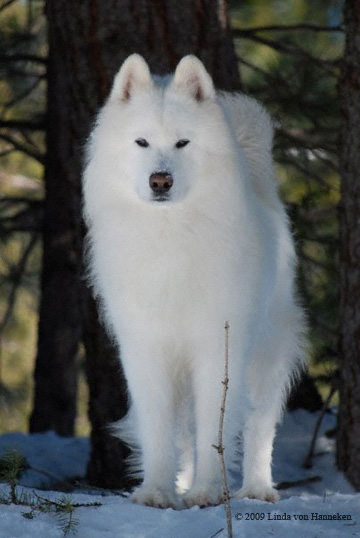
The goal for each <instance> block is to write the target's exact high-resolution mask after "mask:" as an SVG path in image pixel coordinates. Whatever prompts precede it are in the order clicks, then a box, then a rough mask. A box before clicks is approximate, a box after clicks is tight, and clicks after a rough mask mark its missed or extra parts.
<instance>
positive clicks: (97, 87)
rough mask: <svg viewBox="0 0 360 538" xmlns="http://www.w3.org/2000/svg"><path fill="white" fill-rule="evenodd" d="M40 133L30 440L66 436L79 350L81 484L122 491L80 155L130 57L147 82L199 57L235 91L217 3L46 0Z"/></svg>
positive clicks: (122, 395)
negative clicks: (88, 273) (84, 377)
mask: <svg viewBox="0 0 360 538" xmlns="http://www.w3.org/2000/svg"><path fill="white" fill-rule="evenodd" d="M46 14H47V18H48V33H49V64H48V65H49V67H48V69H49V70H48V121H47V124H48V130H47V143H48V146H47V151H48V155H47V161H46V173H45V177H46V190H47V196H46V202H45V223H44V254H43V262H44V266H43V275H42V285H41V291H42V298H41V306H40V322H39V342H38V356H37V361H36V372H35V404H34V405H35V407H34V412H33V414H32V417H31V421H30V427H31V431H44V430H47V429H50V428H51V429H54V430H55V431H57V432H58V433H60V434H63V435H70V434H71V433H72V432H73V426H74V418H75V398H76V355H77V350H78V346H79V343H80V342H81V341H83V343H84V345H85V349H86V357H87V372H88V381H89V386H90V420H91V424H92V433H91V440H92V455H91V460H90V463H89V466H88V477H89V480H90V481H91V482H92V483H94V484H96V485H99V486H100V485H101V486H105V487H121V486H124V485H126V484H127V481H126V480H125V478H124V464H123V460H124V456H126V455H127V453H128V449H127V448H126V447H125V446H124V445H122V444H121V443H120V442H119V441H118V440H116V439H114V438H112V437H111V436H110V435H109V434H108V432H107V431H106V426H107V424H108V423H109V422H111V421H113V420H116V419H118V418H120V417H121V416H123V415H124V413H125V412H126V408H127V401H126V390H125V382H124V378H123V375H122V372H121V368H120V365H119V361H118V358H117V352H116V350H114V349H113V348H112V346H111V344H110V343H109V340H108V339H107V337H106V335H105V333H104V331H103V330H102V328H101V326H100V325H99V323H98V316H97V313H96V308H95V305H94V303H93V301H92V299H91V297H90V294H89V292H88V290H87V289H86V287H85V285H84V284H83V281H82V279H81V275H82V261H81V260H82V250H83V248H82V244H83V236H84V231H83V229H82V221H81V167H82V148H83V146H84V143H85V141H86V137H87V136H88V133H89V130H90V126H91V122H92V120H93V119H94V116H95V113H96V111H97V109H98V108H99V106H100V105H101V104H102V102H103V101H104V99H105V97H106V95H107V93H108V91H109V88H110V85H111V81H112V79H113V77H114V75H115V73H116V71H117V70H118V68H119V67H120V65H121V63H122V62H123V60H124V59H125V58H126V57H127V56H128V55H129V54H131V53H133V52H138V53H139V54H142V55H143V56H144V57H145V58H146V60H147V61H148V62H149V65H150V67H151V69H152V71H153V72H156V73H159V74H164V73H167V72H170V71H173V70H174V68H175V66H176V64H177V63H178V61H179V60H180V59H181V58H182V56H184V55H186V54H189V53H192V54H196V55H198V56H199V57H200V58H201V59H202V60H203V61H204V63H205V65H206V67H207V68H208V70H209V71H210V72H211V73H212V75H213V77H214V80H215V84H216V85H217V86H218V87H219V88H222V89H227V90H230V89H238V88H239V84H240V83H239V75H238V69H237V62H236V58H235V53H234V49H233V44H232V40H231V37H230V35H229V31H228V26H227V19H226V3H225V1H224V0H196V1H194V0H185V1H183V2H178V1H177V0H169V1H168V2H165V1H164V0H157V1H151V0H135V1H133V2H128V1H126V0H101V1H100V0H81V1H79V2H73V1H71V0H48V1H47V4H46Z"/></svg>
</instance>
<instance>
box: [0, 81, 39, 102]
mask: <svg viewBox="0 0 360 538" xmlns="http://www.w3.org/2000/svg"><path fill="white" fill-rule="evenodd" d="M43 78H44V77H42V76H39V77H37V78H35V80H34V81H33V83H32V84H30V85H29V86H28V87H27V88H25V90H24V91H22V92H20V93H19V94H18V95H16V96H15V97H14V98H13V99H11V101H9V102H8V103H5V105H4V108H11V107H12V106H14V105H16V104H18V103H19V102H20V101H22V100H23V99H25V98H26V97H27V96H28V95H30V94H31V93H32V91H33V90H35V88H37V86H38V85H39V84H40V82H41V81H42V80H43Z"/></svg>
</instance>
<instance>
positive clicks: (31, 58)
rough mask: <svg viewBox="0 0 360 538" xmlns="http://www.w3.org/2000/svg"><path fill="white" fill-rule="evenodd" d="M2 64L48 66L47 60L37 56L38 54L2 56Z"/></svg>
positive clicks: (0, 56) (0, 57)
mask: <svg viewBox="0 0 360 538" xmlns="http://www.w3.org/2000/svg"><path fill="white" fill-rule="evenodd" d="M0 62H2V63H10V62H32V63H37V64H40V65H47V58H43V57H42V56H36V54H0Z"/></svg>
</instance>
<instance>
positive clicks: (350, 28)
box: [337, 0, 360, 490]
mask: <svg viewBox="0 0 360 538" xmlns="http://www.w3.org/2000/svg"><path fill="white" fill-rule="evenodd" d="M344 16H345V24H346V46H345V53H344V59H343V63H342V77H341V81H340V99H341V110H342V116H343V127H342V133H341V143H340V165H341V166H340V168H341V175H342V183H341V204H340V213H339V216H340V240H341V242H340V295H341V297H340V302H341V304H340V345H339V348H340V349H339V351H340V405H339V429H338V438H337V463H338V466H339V468H340V469H341V470H342V471H344V473H345V475H346V476H347V478H348V479H349V481H350V482H351V483H352V484H353V486H355V488H356V489H358V490H360V5H359V2H358V1H357V0H346V1H345V6H344Z"/></svg>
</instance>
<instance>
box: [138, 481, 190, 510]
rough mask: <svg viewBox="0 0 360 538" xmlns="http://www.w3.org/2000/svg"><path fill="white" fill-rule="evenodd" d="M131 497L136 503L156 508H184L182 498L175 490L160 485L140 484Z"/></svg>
mask: <svg viewBox="0 0 360 538" xmlns="http://www.w3.org/2000/svg"><path fill="white" fill-rule="evenodd" d="M130 499H131V500H132V502H134V503H138V504H145V505H146V506H153V507H155V508H175V509H176V510H180V509H181V508H183V503H182V501H181V499H180V498H179V497H178V496H177V495H176V493H175V492H173V491H169V490H167V489H163V488H160V487H158V486H153V487H152V486H140V487H138V488H137V489H136V490H135V491H134V493H133V494H132V495H131V497H130Z"/></svg>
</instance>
